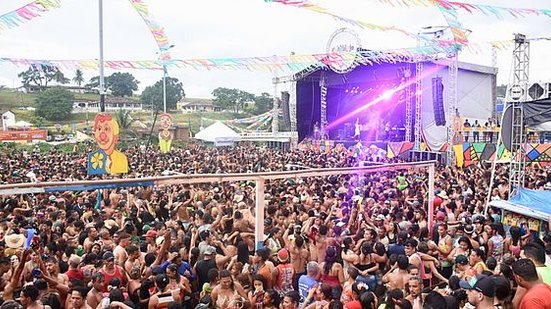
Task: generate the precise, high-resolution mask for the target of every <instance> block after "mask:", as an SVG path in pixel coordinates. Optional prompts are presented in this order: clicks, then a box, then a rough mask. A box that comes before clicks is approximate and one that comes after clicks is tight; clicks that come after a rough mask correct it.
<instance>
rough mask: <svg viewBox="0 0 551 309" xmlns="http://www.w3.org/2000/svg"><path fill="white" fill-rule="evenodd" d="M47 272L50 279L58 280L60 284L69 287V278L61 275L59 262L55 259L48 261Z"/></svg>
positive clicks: (50, 258) (51, 258)
mask: <svg viewBox="0 0 551 309" xmlns="http://www.w3.org/2000/svg"><path fill="white" fill-rule="evenodd" d="M46 270H47V271H48V273H49V274H50V277H52V278H56V279H57V280H58V282H59V283H60V284H62V285H69V277H67V275H65V274H60V273H59V262H58V261H57V259H56V258H55V257H53V256H51V257H49V258H48V259H47V260H46Z"/></svg>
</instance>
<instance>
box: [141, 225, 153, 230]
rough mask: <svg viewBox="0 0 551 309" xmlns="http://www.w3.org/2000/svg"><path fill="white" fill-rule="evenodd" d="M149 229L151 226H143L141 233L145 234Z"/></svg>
mask: <svg viewBox="0 0 551 309" xmlns="http://www.w3.org/2000/svg"><path fill="white" fill-rule="evenodd" d="M150 229H151V226H149V224H145V225H144V226H143V227H142V231H144V232H147V231H149V230H150Z"/></svg>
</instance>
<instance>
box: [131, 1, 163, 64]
mask: <svg viewBox="0 0 551 309" xmlns="http://www.w3.org/2000/svg"><path fill="white" fill-rule="evenodd" d="M129 1H130V4H132V6H133V7H134V9H135V10H136V11H137V12H138V14H140V16H141V17H142V19H143V21H144V22H145V24H146V25H147V27H148V28H149V31H150V32H151V34H152V35H153V38H155V42H157V46H158V47H159V51H160V52H161V55H160V57H159V59H160V60H162V61H168V60H170V53H169V51H168V50H169V49H170V47H171V45H170V43H169V42H168V37H167V36H166V33H165V29H164V28H163V27H161V26H160V25H159V24H158V23H157V22H156V21H155V18H153V16H152V15H151V14H150V12H149V8H148V6H147V4H146V3H145V2H144V1H143V0H129Z"/></svg>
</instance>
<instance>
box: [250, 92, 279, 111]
mask: <svg viewBox="0 0 551 309" xmlns="http://www.w3.org/2000/svg"><path fill="white" fill-rule="evenodd" d="M273 104H274V98H272V97H270V94H268V93H267V92H263V93H262V94H260V95H259V96H255V97H254V111H253V113H254V114H256V115H260V114H262V113H265V112H267V111H269V110H270V109H272V106H273Z"/></svg>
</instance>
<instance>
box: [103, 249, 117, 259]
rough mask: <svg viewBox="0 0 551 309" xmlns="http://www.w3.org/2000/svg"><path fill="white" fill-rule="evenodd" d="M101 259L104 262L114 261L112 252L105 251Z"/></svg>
mask: <svg viewBox="0 0 551 309" xmlns="http://www.w3.org/2000/svg"><path fill="white" fill-rule="evenodd" d="M103 259H104V260H106V261H109V260H114V259H115V256H114V255H113V252H111V251H106V252H105V253H104V254H103Z"/></svg>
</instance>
